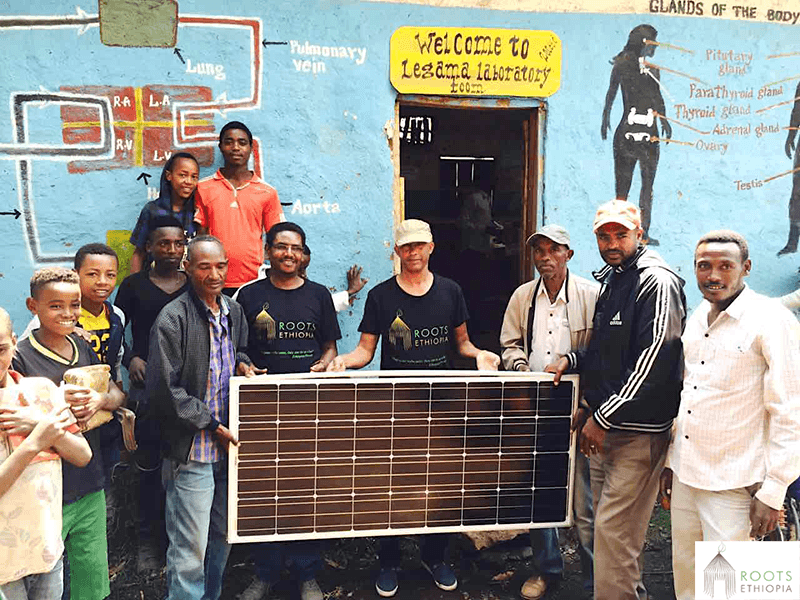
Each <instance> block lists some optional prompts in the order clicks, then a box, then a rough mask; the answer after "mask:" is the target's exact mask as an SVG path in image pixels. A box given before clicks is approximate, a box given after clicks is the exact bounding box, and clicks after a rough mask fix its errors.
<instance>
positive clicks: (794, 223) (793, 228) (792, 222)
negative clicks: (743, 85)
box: [778, 84, 800, 256]
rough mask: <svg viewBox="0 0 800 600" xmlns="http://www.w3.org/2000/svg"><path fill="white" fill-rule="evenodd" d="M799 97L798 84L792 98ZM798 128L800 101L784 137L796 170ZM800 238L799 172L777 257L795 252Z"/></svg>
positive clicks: (794, 176)
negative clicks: (787, 230)
mask: <svg viewBox="0 0 800 600" xmlns="http://www.w3.org/2000/svg"><path fill="white" fill-rule="evenodd" d="M798 96H800V84H798V85H797V89H796V90H795V92H794V97H795V98H797V97H798ZM798 127H800V100H795V101H794V106H793V107H792V116H791V117H790V119H789V133H788V135H787V136H786V145H785V150H786V156H788V157H789V158H790V159H791V158H792V153H794V162H793V164H792V167H793V168H794V169H797V168H798V167H800V146H798V147H797V149H795V142H794V138H795V135H796V134H797V128H798ZM798 238H800V171H795V172H794V173H793V174H792V195H791V196H789V239H788V240H787V242H786V245H785V246H784V247H783V248H782V249H781V250H779V251H778V256H781V255H782V254H792V253H794V252H797V241H798Z"/></svg>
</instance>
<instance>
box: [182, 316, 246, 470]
mask: <svg viewBox="0 0 800 600" xmlns="http://www.w3.org/2000/svg"><path fill="white" fill-rule="evenodd" d="M228 312H229V310H228V305H227V304H226V303H225V302H220V312H219V313H218V314H217V315H214V313H212V312H211V310H210V309H208V308H207V307H206V315H207V316H208V330H209V335H210V336H211V355H210V357H209V362H208V384H207V387H206V397H205V402H206V404H207V405H208V408H209V410H210V411H211V416H212V417H214V418H215V419H216V420H217V421H219V422H220V423H227V422H228V402H229V398H230V379H231V377H233V374H234V370H235V368H236V352H235V350H234V348H233V342H232V341H231V336H230V325H229V322H228ZM223 458H225V451H224V450H223V449H222V446H221V445H220V443H219V442H218V441H217V438H216V437H215V436H214V433H213V432H211V431H209V430H207V429H202V430H200V431H199V432H197V434H196V435H195V436H194V442H193V443H192V450H191V452H190V453H189V459H190V460H196V461H198V462H204V463H211V462H217V461H219V460H222V459H223Z"/></svg>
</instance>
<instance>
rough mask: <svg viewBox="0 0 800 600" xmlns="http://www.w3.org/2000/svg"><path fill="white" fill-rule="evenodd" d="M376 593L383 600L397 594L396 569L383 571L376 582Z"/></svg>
mask: <svg viewBox="0 0 800 600" xmlns="http://www.w3.org/2000/svg"><path fill="white" fill-rule="evenodd" d="M375 591H377V592H378V595H379V596H381V597H382V598H391V597H392V596H394V595H395V594H396V593H397V571H395V570H394V569H381V572H380V573H378V578H377V579H376V580H375Z"/></svg>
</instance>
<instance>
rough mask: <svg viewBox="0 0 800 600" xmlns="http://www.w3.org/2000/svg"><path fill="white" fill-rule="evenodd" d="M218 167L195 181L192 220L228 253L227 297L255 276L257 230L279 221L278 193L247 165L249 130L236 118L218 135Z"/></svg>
mask: <svg viewBox="0 0 800 600" xmlns="http://www.w3.org/2000/svg"><path fill="white" fill-rule="evenodd" d="M219 149H220V152H222V158H223V160H224V161H225V164H224V166H223V167H222V168H221V169H219V170H218V171H217V172H216V173H214V175H212V176H211V177H207V178H205V179H203V180H202V181H200V183H198V185H197V192H196V194H195V203H196V205H197V212H196V214H195V221H197V223H199V224H200V233H210V234H211V235H213V236H215V237H217V238H219V239H220V240H222V243H223V244H224V245H225V251H226V253H227V255H228V261H229V264H228V278H227V279H226V280H225V289H224V290H223V292H224V293H225V294H227V295H228V296H231V295H233V293H234V292H235V291H236V290H237V289H238V288H239V287H240V286H242V285H244V284H245V283H247V282H249V281H252V280H253V279H255V278H256V277H257V276H258V268H259V267H260V266H261V264H262V263H263V262H264V244H263V242H262V240H261V234H262V233H263V232H265V231H268V230H269V228H270V227H272V226H273V225H274V224H275V223H278V222H279V221H285V220H286V219H285V217H284V216H283V209H281V203H280V202H279V201H278V192H277V191H275V188H273V187H272V186H270V185H268V184H267V183H265V182H264V180H262V179H261V178H260V177H258V176H257V175H256V174H255V173H253V172H252V171H250V170H249V169H248V168H247V163H248V161H249V160H250V153H251V152H252V150H253V134H252V133H250V130H249V129H248V128H247V125H245V124H244V123H240V122H239V121H231V122H230V123H227V124H226V125H225V126H224V127H223V128H222V131H220V134H219Z"/></svg>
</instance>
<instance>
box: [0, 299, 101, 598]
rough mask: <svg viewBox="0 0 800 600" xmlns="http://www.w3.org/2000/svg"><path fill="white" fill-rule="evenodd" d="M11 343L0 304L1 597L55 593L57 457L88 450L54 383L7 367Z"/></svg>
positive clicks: (85, 454) (81, 457)
mask: <svg viewBox="0 0 800 600" xmlns="http://www.w3.org/2000/svg"><path fill="white" fill-rule="evenodd" d="M16 343H17V340H16V337H15V336H14V333H13V332H12V325H11V319H10V318H9V316H8V313H7V312H6V311H5V310H3V309H2V308H0V514H3V515H6V516H7V517H8V518H9V520H8V521H7V522H6V523H4V526H3V533H4V538H5V542H4V543H3V544H0V597H3V598H6V599H7V600H57V599H59V598H61V590H62V585H63V582H62V562H61V555H62V554H63V552H64V544H63V542H62V540H61V460H60V458H59V457H63V458H64V459H66V460H68V461H70V462H72V463H73V464H75V465H77V466H83V465H85V464H86V463H88V462H89V459H90V458H91V456H92V454H91V450H90V448H89V444H88V443H87V442H86V440H85V439H83V436H82V435H81V434H80V433H78V427H77V425H76V424H75V419H74V417H73V416H72V415H71V414H70V412H69V407H68V406H67V405H66V404H64V402H63V400H61V398H60V397H59V396H60V394H59V391H58V390H57V389H56V387H55V386H54V385H53V384H52V383H51V382H50V381H48V380H46V379H41V378H36V379H24V378H23V377H22V376H21V375H20V374H19V373H16V372H14V371H11V370H10V369H9V367H10V366H11V359H12V357H13V355H14V350H15V348H16ZM59 404H60V405H59ZM23 406H24V408H23ZM31 418H33V419H34V420H33V421H31ZM67 432H70V433H67ZM23 436H26V437H23ZM20 439H22V441H21V443H19V440H20ZM12 441H14V442H15V443H11V442H12ZM53 451H54V452H53Z"/></svg>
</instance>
